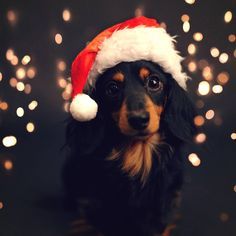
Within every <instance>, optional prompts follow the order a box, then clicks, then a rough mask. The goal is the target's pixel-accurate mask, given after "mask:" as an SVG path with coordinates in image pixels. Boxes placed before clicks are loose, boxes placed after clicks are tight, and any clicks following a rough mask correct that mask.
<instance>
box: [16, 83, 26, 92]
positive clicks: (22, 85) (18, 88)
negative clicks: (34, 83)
mask: <svg viewBox="0 0 236 236" xmlns="http://www.w3.org/2000/svg"><path fill="white" fill-rule="evenodd" d="M16 89H17V90H18V91H20V92H22V91H23V90H24V89H25V85H24V83H23V82H18V83H17V84H16Z"/></svg>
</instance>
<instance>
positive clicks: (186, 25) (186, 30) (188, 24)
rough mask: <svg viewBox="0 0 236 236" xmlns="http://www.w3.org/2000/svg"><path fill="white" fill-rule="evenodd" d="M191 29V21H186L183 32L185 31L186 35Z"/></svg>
mask: <svg viewBox="0 0 236 236" xmlns="http://www.w3.org/2000/svg"><path fill="white" fill-rule="evenodd" d="M190 27H191V26H190V23H189V21H185V22H184V23H183V31H184V32H185V33H187V32H189V30H190Z"/></svg>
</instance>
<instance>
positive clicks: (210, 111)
mask: <svg viewBox="0 0 236 236" xmlns="http://www.w3.org/2000/svg"><path fill="white" fill-rule="evenodd" d="M214 116H215V112H214V110H208V111H207V112H206V114H205V117H206V119H207V120H211V119H213V117H214Z"/></svg>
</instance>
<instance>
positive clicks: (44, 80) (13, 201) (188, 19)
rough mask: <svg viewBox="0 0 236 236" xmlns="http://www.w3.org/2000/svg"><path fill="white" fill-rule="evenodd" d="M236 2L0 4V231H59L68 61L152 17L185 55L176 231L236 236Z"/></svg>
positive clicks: (177, 235)
mask: <svg viewBox="0 0 236 236" xmlns="http://www.w3.org/2000/svg"><path fill="white" fill-rule="evenodd" d="M235 9H236V1H235V0H224V1H213V0H207V1H200V0H146V1H145V0H143V1H141V0H139V1H138V0H129V1H126V0H119V1H109V0H99V1H94V0H86V1H79V0H77V1H76V0H71V1H65V0H57V1H56V0H50V1H35V0H31V1H26V0H17V1H16V0H15V1H13V0H1V1H0V235H1V236H22V235H24V236H28V235H29V236H32V235H34V236H39V235H40V236H65V235H69V234H70V233H73V230H74V229H73V227H75V225H74V224H73V220H72V217H71V216H70V215H69V214H67V212H65V211H64V210H63V206H62V196H63V191H62V186H61V179H60V171H61V167H62V164H63V161H64V159H65V153H64V152H63V151H62V150H61V147H62V146H63V144H64V131H65V120H66V118H67V117H68V113H67V112H68V106H69V99H70V92H71V85H70V79H69V77H70V65H71V62H72V60H73V59H74V58H75V56H76V54H77V53H78V52H79V51H80V50H81V49H83V47H84V46H85V45H86V43H87V42H88V41H89V40H91V39H92V38H93V37H94V36H96V35H97V34H98V33H99V32H101V30H103V29H105V28H106V27H108V26H111V25H113V24H115V23H118V22H121V21H124V20H126V19H128V18H131V17H134V16H139V15H145V16H148V17H153V18H156V19H158V21H159V22H160V23H161V25H162V27H165V28H167V31H168V32H169V33H170V34H171V35H177V36H178V37H177V41H178V44H177V48H178V50H180V51H181V53H182V55H183V56H184V57H185V58H186V60H185V61H184V67H185V70H186V71H187V73H188V74H189V76H190V77H192V81H191V82H190V83H189V95H190V97H191V98H192V99H193V101H194V103H195V104H196V106H197V108H198V113H199V116H197V117H196V118H195V123H196V125H198V126H199V127H200V131H199V134H198V135H197V136H196V137H195V143H196V147H193V148H189V150H188V153H187V154H186V156H185V165H186V179H185V182H186V183H185V186H184V191H183V201H182V207H181V211H180V220H179V224H178V225H177V228H176V230H175V231H174V232H173V235H174V236H189V235H191V236H213V235H214V236H222V235H223V236H235V235H236V72H235V69H236V60H235V59H236V47H235V46H236V27H235V25H236V24H235V23H236V21H235Z"/></svg>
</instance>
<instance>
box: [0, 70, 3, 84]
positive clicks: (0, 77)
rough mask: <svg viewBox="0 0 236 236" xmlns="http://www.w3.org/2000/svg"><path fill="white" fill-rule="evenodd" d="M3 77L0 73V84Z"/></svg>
mask: <svg viewBox="0 0 236 236" xmlns="http://www.w3.org/2000/svg"><path fill="white" fill-rule="evenodd" d="M2 77H3V76H2V73H1V72H0V82H1V81H2Z"/></svg>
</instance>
